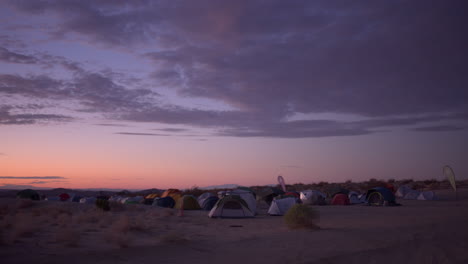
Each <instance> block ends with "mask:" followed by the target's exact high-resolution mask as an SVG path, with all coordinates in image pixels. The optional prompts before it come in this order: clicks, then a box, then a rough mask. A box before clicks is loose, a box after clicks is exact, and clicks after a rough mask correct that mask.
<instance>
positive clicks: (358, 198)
mask: <svg viewBox="0 0 468 264" xmlns="http://www.w3.org/2000/svg"><path fill="white" fill-rule="evenodd" d="M348 198H349V202H350V203H351V204H360V203H365V202H366V196H365V195H362V194H359V193H358V192H355V191H350V192H349V194H348Z"/></svg>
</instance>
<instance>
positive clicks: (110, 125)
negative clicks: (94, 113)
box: [94, 123, 128, 127]
mask: <svg viewBox="0 0 468 264" xmlns="http://www.w3.org/2000/svg"><path fill="white" fill-rule="evenodd" d="M94 125H96V126H107V127H128V125H122V124H108V123H102V124H94Z"/></svg>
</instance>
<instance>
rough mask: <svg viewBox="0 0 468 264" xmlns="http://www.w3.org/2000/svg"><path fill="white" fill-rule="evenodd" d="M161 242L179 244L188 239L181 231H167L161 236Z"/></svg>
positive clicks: (186, 241)
mask: <svg viewBox="0 0 468 264" xmlns="http://www.w3.org/2000/svg"><path fill="white" fill-rule="evenodd" d="M161 242H163V243H169V244H178V245H180V244H185V243H188V242H189V240H188V239H187V237H185V236H184V235H183V234H181V233H176V232H169V233H167V234H164V235H162V236H161Z"/></svg>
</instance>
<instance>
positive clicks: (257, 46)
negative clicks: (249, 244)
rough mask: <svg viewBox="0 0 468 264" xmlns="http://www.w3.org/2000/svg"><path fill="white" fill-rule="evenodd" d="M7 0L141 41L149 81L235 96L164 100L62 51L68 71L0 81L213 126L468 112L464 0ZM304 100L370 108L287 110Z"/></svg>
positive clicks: (182, 92) (117, 112)
mask: <svg viewBox="0 0 468 264" xmlns="http://www.w3.org/2000/svg"><path fill="white" fill-rule="evenodd" d="M11 4H12V6H15V7H16V10H19V11H20V12H24V13H26V14H31V15H54V17H57V18H58V19H59V20H60V23H57V26H56V27H54V28H53V29H50V31H49V33H50V36H52V37H53V38H56V39H66V38H68V37H69V36H70V35H72V34H75V35H79V36H82V37H84V39H85V40H86V41H88V43H89V44H91V45H96V44H97V45H106V46H110V47H114V48H117V49H122V48H123V49H126V50H131V51H133V52H134V53H139V54H140V56H141V58H142V59H144V60H149V61H151V62H152V63H153V67H154V68H153V69H152V74H151V78H152V80H153V84H154V86H164V87H168V88H172V89H174V90H175V91H176V92H177V93H178V95H179V96H185V97H198V98H209V99H214V100H216V101H220V102H223V103H224V104H227V105H229V106H230V107H231V108H232V109H234V110H231V111H214V110H199V109H190V108H185V107H181V106H173V105H165V106H162V105H161V104H160V103H159V102H156V100H154V99H155V98H157V97H158V96H159V95H158V94H156V93H154V92H152V91H151V90H149V89H129V87H127V85H128V84H122V83H121V82H117V81H116V78H117V77H116V76H114V75H112V74H111V73H102V72H101V73H96V72H90V71H88V70H85V69H84V68H83V67H82V66H81V65H78V64H76V63H73V62H67V61H66V60H63V61H62V64H61V65H62V67H64V68H66V69H67V70H69V71H71V72H73V74H74V75H73V79H72V80H66V81H65V80H55V79H52V78H50V77H48V76H47V75H35V76H16V75H5V74H4V75H0V93H1V92H3V93H7V94H21V95H24V96H31V97H41V98H54V99H74V100H77V101H79V102H80V103H81V105H82V106H84V110H86V111H91V112H101V113H106V114H108V115H107V116H108V117H109V118H111V119H116V120H123V121H136V122H156V123H163V124H181V125H193V126H200V127H208V128H213V129H215V131H217V132H216V134H217V135H225V136H239V137H260V136H261V137H290V138H298V137H326V136H350V135H365V134H369V133H375V132H376V131H379V130H378V129H380V128H382V127H391V126H403V125H417V124H421V123H430V122H434V121H444V120H461V121H463V122H466V120H467V116H468V105H467V104H466V102H467V101H468V90H467V89H466V87H467V86H468V68H467V67H465V64H466V60H467V58H468V50H467V49H466V47H467V46H468V38H467V37H466V34H465V31H466V30H465V24H466V22H467V21H466V20H467V19H466V15H465V13H466V11H467V4H466V2H465V1H462V0H455V1H427V0H424V1H420V0H416V1H403V0H397V1H352V2H346V1H345V2H335V1H294V2H292V3H291V2H288V3H286V2H284V1H232V2H226V1H205V0H203V1H177V2H174V1H157V2H154V1H132V2H131V3H129V2H118V3H116V2H115V1H77V2H69V1H12V2H11ZM144 45H147V46H145V47H146V48H144V49H139V48H135V47H140V46H144ZM148 47H155V48H154V49H151V48H148ZM140 50H141V51H140ZM8 52H10V51H8ZM17 55H21V54H17ZM42 60H45V57H42ZM298 113H299V114H316V113H338V114H353V115H359V116H362V117H365V119H364V120H363V121H354V122H351V121H336V120H295V121H286V120H288V118H289V117H291V116H294V115H295V114H298ZM167 132H171V131H167ZM172 132H174V131H172ZM134 134H138V133H134ZM141 134H146V133H141Z"/></svg>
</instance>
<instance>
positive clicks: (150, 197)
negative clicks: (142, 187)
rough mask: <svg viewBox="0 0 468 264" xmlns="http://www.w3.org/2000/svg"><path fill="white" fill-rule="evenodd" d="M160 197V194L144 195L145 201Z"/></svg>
mask: <svg viewBox="0 0 468 264" xmlns="http://www.w3.org/2000/svg"><path fill="white" fill-rule="evenodd" d="M160 196H161V194H159V193H151V194H148V195H146V196H145V199H154V198H156V197H160Z"/></svg>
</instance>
